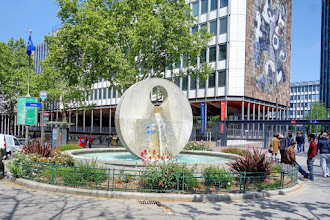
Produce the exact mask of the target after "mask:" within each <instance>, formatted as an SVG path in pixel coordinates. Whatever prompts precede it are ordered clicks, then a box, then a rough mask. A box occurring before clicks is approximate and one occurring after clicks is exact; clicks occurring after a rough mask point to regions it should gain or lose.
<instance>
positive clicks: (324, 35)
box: [320, 0, 330, 108]
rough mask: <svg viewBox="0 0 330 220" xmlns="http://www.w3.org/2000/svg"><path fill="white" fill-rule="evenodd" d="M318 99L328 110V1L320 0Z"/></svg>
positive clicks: (329, 91) (329, 62) (329, 44)
mask: <svg viewBox="0 0 330 220" xmlns="http://www.w3.org/2000/svg"><path fill="white" fill-rule="evenodd" d="M321 20H322V29H321V30H322V32H321V74H320V85H321V87H320V88H321V90H320V95H321V96H320V99H321V102H323V103H324V104H325V107H326V108H330V0H322V18H321Z"/></svg>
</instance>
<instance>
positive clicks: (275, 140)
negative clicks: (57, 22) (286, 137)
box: [270, 133, 280, 160]
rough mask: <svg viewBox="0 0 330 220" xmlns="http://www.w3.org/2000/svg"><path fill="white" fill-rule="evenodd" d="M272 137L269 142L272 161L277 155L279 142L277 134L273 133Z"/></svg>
mask: <svg viewBox="0 0 330 220" xmlns="http://www.w3.org/2000/svg"><path fill="white" fill-rule="evenodd" d="M273 136H274V137H273V138H272V139H271V141H270V150H271V151H272V160H273V157H274V155H275V160H276V157H277V154H278V149H279V148H280V140H279V139H278V134H276V133H274V135H273Z"/></svg>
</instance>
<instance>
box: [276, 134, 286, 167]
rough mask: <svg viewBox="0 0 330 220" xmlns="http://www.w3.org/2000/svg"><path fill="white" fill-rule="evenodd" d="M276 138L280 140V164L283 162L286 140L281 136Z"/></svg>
mask: <svg viewBox="0 0 330 220" xmlns="http://www.w3.org/2000/svg"><path fill="white" fill-rule="evenodd" d="M278 138H279V140H280V154H281V163H283V161H284V152H285V148H286V147H287V145H286V138H284V136H283V135H282V134H280V135H278Z"/></svg>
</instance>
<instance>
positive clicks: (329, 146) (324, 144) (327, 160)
mask: <svg viewBox="0 0 330 220" xmlns="http://www.w3.org/2000/svg"><path fill="white" fill-rule="evenodd" d="M327 136H328V134H327V133H326V132H324V133H323V134H322V136H321V138H320V139H319V142H318V143H317V149H318V150H319V151H320V160H321V166H322V171H323V177H329V176H330V173H329V169H330V140H329V139H328V138H327Z"/></svg>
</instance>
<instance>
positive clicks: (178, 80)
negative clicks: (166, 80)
mask: <svg viewBox="0 0 330 220" xmlns="http://www.w3.org/2000/svg"><path fill="white" fill-rule="evenodd" d="M174 83H175V85H177V86H178V87H179V88H180V78H176V79H175V80H174Z"/></svg>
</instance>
